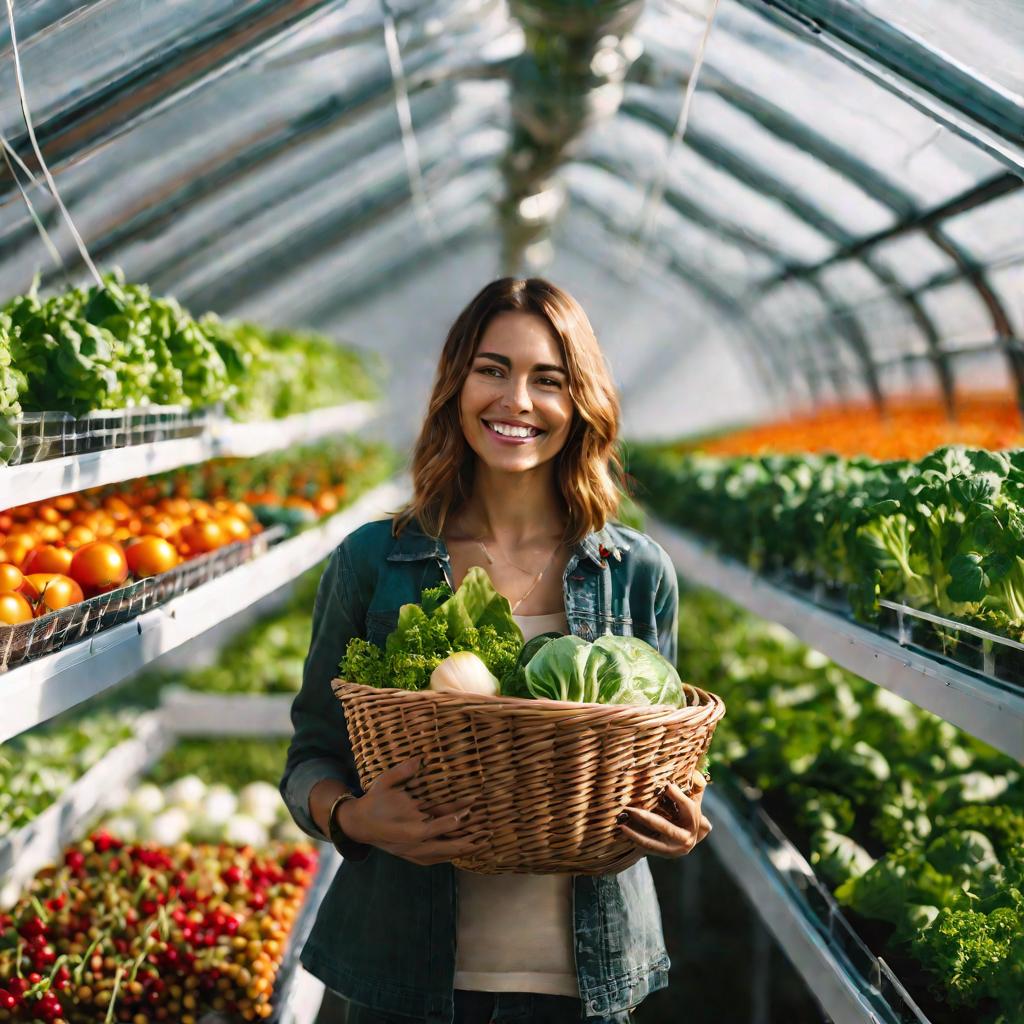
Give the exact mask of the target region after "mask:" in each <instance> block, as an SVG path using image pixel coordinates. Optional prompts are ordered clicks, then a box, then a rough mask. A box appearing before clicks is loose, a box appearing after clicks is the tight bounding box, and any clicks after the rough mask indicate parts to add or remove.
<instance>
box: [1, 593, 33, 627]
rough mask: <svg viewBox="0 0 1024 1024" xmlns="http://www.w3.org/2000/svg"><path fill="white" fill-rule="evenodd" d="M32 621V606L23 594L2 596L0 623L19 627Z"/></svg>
mask: <svg viewBox="0 0 1024 1024" xmlns="http://www.w3.org/2000/svg"><path fill="white" fill-rule="evenodd" d="M31 621H32V605H30V604H29V603H28V601H26V600H25V598H24V597H22V596H21V594H0V622H3V623H5V624H6V625H8V626H17V625H18V624H19V623H22V622H31Z"/></svg>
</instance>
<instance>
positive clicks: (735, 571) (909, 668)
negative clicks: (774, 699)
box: [648, 519, 1024, 762]
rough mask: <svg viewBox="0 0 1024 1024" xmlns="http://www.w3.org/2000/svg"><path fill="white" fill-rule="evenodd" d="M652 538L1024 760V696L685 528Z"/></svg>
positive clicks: (706, 577) (766, 614)
mask: <svg viewBox="0 0 1024 1024" xmlns="http://www.w3.org/2000/svg"><path fill="white" fill-rule="evenodd" d="M648 529H649V532H650V534H651V536H652V537H654V539H655V540H657V541H658V542H659V543H660V544H661V545H662V547H664V548H665V550H666V551H667V552H668V554H669V556H670V557H671V559H672V561H673V563H674V564H675V567H676V570H677V571H678V572H679V574H680V575H681V576H683V577H685V578H686V579H688V580H691V581H692V582H694V583H699V584H701V585H703V586H706V587H711V588H712V589H714V590H717V591H718V592H719V593H720V594H722V595H723V596H725V597H727V598H729V599H730V600H731V601H734V602H735V603H736V604H738V605H740V606H742V607H743V608H746V609H747V610H748V611H750V612H753V613H754V614H755V615H759V616H761V617H762V618H765V619H771V620H773V621H775V622H778V623H780V624H781V625H783V626H785V627H787V628H788V629H789V630H791V631H792V632H793V633H794V634H795V635H796V636H797V637H799V638H800V639H801V640H802V641H803V642H804V643H806V644H808V645H809V646H811V647H813V648H814V649H815V650H817V651H820V652H821V653H822V654H824V655H826V656H827V657H829V658H831V659H832V660H833V661H834V662H836V664H838V665H842V666H843V668H846V669H848V670H849V671H851V672H854V673H856V674H857V675H859V676H862V677H863V678H864V679H867V680H868V681H870V682H872V683H875V684H876V685H878V686H882V687H884V688H885V689H887V690H891V691H892V692H893V693H896V694H898V695H899V696H901V697H903V698H905V699H906V700H909V701H911V702H912V703H914V704H916V705H917V706H918V707H920V708H924V709H925V710H926V711H931V712H932V713H933V714H936V715H939V716H940V717H942V718H944V719H945V720H946V721H948V722H951V723H952V724H953V725H955V726H957V727H958V728H960V729H963V730H965V731H966V732H969V733H970V734H971V735H972V736H976V737H977V738H978V739H980V740H983V741H984V742H986V743H989V744H991V745H992V746H993V747H996V748H997V749H998V750H1001V751H1002V752H1003V753H1005V754H1008V755H1009V756H1010V757H1013V758H1016V759H1017V760H1018V761H1021V762H1024V694H1021V693H1017V692H1013V691H1012V690H1011V689H1010V688H1009V687H1008V686H1005V685H1004V684H1001V683H1000V682H999V681H998V680H992V679H988V678H986V677H985V676H984V675H983V674H981V673H976V672H972V671H971V670H970V669H966V668H958V667H957V666H955V665H953V664H951V663H949V662H948V661H945V660H941V659H940V658H938V657H933V656H930V655H929V654H927V653H926V652H923V651H919V650H909V649H908V648H906V647H903V646H901V645H900V644H899V643H898V642H897V641H896V640H894V639H893V638H891V637H889V636H886V635H885V634H883V633H879V632H877V631H876V630H873V629H869V628H867V627H866V626H862V625H860V624H859V623H856V622H854V621H853V620H852V619H848V618H845V617H843V616H841V615H838V614H836V613H835V612H832V611H828V610H827V609H824V608H822V607H820V606H818V605H816V604H814V602H812V601H810V600H809V599H807V598H806V597H803V596H801V595H799V594H797V593H794V592H792V591H789V590H785V589H783V588H782V587H780V586H779V585H778V584H776V583H773V582H772V581H771V580H768V579H766V578H764V577H763V576H759V575H758V574H757V573H755V572H752V571H751V570H750V569H748V568H747V567H746V566H744V565H741V564H740V563H739V562H736V561H734V560H733V559H730V558H723V557H722V556H721V555H718V554H716V553H715V552H714V551H712V550H711V549H709V548H708V547H707V546H706V545H705V544H703V543H702V542H701V541H699V540H697V539H695V538H694V537H692V536H690V535H688V534H686V533H685V532H683V531H682V530H678V529H676V528H675V527H672V526H668V525H666V524H664V523H662V522H659V521H658V520H656V519H651V520H650V521H649V524H648Z"/></svg>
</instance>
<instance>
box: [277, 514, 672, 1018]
mask: <svg viewBox="0 0 1024 1024" xmlns="http://www.w3.org/2000/svg"><path fill="white" fill-rule="evenodd" d="M442 578H445V579H448V582H449V583H451V582H452V581H451V578H450V562H449V555H448V551H447V548H446V547H445V544H444V541H443V540H440V539H438V538H434V537H429V536H427V535H426V534H424V533H423V532H421V531H420V530H419V529H418V528H416V527H415V526H411V527H408V528H406V529H405V530H404V531H403V532H402V534H401V536H399V537H398V538H395V537H393V536H392V534H391V523H390V521H388V520H384V521H380V522H373V523H368V524H367V525H365V526H362V527H360V528H359V529H358V530H356V531H355V532H354V533H352V534H350V535H349V536H348V537H347V538H346V539H345V540H344V541H343V543H342V544H341V545H339V547H338V548H337V549H336V550H335V552H334V553H333V555H332V556H331V559H330V561H329V562H328V565H327V568H326V570H325V572H324V575H323V578H322V579H321V581H320V588H319V591H318V593H317V597H316V604H315V607H314V612H313V636H312V641H311V645H310V650H309V655H308V657H307V659H306V666H305V673H304V677H303V683H302V690H301V692H300V693H299V694H298V695H297V696H296V698H295V702H294V704H293V705H292V723H293V725H294V727H295V733H294V736H293V737H292V742H291V747H290V748H289V751H288V760H287V764H286V767H285V771H284V777H283V778H282V780H281V793H282V795H283V796H284V799H285V802H286V803H287V804H288V808H289V810H290V811H291V813H292V816H293V817H294V818H295V821H296V822H297V823H298V825H299V826H300V827H301V828H302V829H303V830H304V831H305V832H307V833H308V834H309V835H311V836H314V837H315V838H317V839H322V838H323V836H322V835H321V833H320V831H319V830H318V828H317V826H316V825H315V824H314V822H313V820H312V818H311V817H310V814H309V793H310V790H311V789H312V788H313V786H314V785H315V784H316V783H317V782H319V781H320V780H321V779H327V778H330V779H338V780H341V781H342V782H343V783H344V784H345V785H346V786H348V787H349V788H350V789H352V790H354V791H355V792H357V793H361V792H362V790H361V789H360V786H359V778H358V776H357V774H356V771H355V765H354V761H353V757H352V748H351V745H350V742H349V737H348V731H347V729H346V725H345V716H344V714H343V713H342V708H341V704H340V703H339V702H338V701H337V699H336V698H335V697H334V695H333V693H332V691H331V680H332V679H333V678H335V677H336V676H337V674H338V665H339V663H340V661H341V658H342V655H343V653H344V650H345V646H346V644H347V643H348V641H349V639H350V638H351V637H354V636H359V637H364V638H366V639H368V640H370V641H371V642H373V643H377V644H380V645H381V646H383V643H384V640H385V638H386V637H387V635H388V634H389V633H390V632H391V631H392V630H393V629H394V628H395V625H396V622H397V616H398V609H399V608H400V607H401V605H403V604H407V603H409V602H414V601H418V600H419V598H420V593H421V591H422V590H423V589H424V588H425V587H428V586H433V585H435V584H437V583H438V582H440V580H441V579H442ZM563 592H564V597H565V612H566V617H567V619H568V622H569V628H570V630H571V631H572V632H573V633H574V634H576V635H577V636H579V637H582V638H583V639H584V640H592V639H594V638H595V637H597V636H599V635H601V634H602V633H609V632H610V633H618V634H623V635H630V634H632V635H634V636H638V637H640V638H641V639H642V640H646V641H647V642H648V643H650V644H652V645H654V646H656V647H658V649H659V650H660V651H661V653H662V654H663V655H665V657H666V658H668V659H669V660H670V661H672V662H673V663H674V662H675V656H676V618H677V613H678V587H677V582H676V574H675V570H674V569H673V567H672V563H671V562H670V561H669V558H668V556H667V555H666V554H665V552H664V551H663V550H662V549H661V548H660V547H659V546H658V545H657V544H655V543H654V541H652V540H651V539H650V538H649V537H647V536H646V535H645V534H642V533H639V532H637V531H635V530H630V529H627V528H625V527H622V526H618V525H609V526H606V527H605V528H604V529H603V530H601V531H600V532H598V533H593V534H590V535H589V536H587V537H585V538H584V539H583V540H582V541H581V542H580V543H579V544H577V545H576V547H575V548H574V550H573V552H572V554H571V556H570V558H569V562H568V564H567V565H566V568H565V573H564V575H563ZM456 898H457V893H456V883H455V872H454V869H453V867H452V865H451V864H447V863H446V864H435V865H431V866H426V867H424V866H421V865H417V864H413V863H412V862H410V861H406V860H403V859H401V858H398V857H393V856H391V855H389V854H387V853H384V852H383V851H381V850H378V849H376V848H373V849H371V851H370V854H369V856H368V857H367V858H366V859H365V860H361V861H354V860H351V859H347V860H345V861H343V862H342V864H341V867H340V868H339V869H338V873H337V875H336V876H335V878H334V880H333V882H332V884H331V886H330V888H329V890H328V892H327V895H326V896H325V898H324V900H323V903H322V904H321V906H320V910H319V913H318V915H317V919H316V924H315V925H314V927H313V931H312V933H311V934H310V937H309V940H308V942H307V943H306V946H305V948H304V949H303V952H302V963H303V965H304V966H305V967H306V969H307V970H309V971H310V973H311V974H313V975H315V976H316V977H317V978H319V979H320V980H321V981H323V982H324V983H325V984H326V985H327V986H328V988H331V989H333V990H334V991H335V992H338V993H340V994H341V995H343V996H345V997H346V998H348V999H351V1000H353V1001H354V1002H356V1003H361V1004H363V1005H365V1006H368V1007H370V1008H371V1009H373V1010H376V1011H377V1012H379V1013H386V1014H401V1015H405V1016H409V1017H414V1018H418V1019H420V1020H424V1021H426V1022H427V1024H451V1021H452V1018H453V979H454V975H455V934H456ZM573 931H574V949H575V957H576V973H577V978H578V981H579V987H580V999H581V1003H582V1015H583V1017H605V1016H610V1015H612V1014H615V1013H618V1012H621V1011H622V1010H625V1009H627V1008H630V1007H632V1006H635V1005H636V1004H637V1003H639V1002H640V1001H641V1000H642V999H643V998H644V997H645V996H647V995H648V994H649V993H650V992H654V991H656V990H658V989H660V988H664V987H665V986H666V985H667V984H668V967H669V960H668V956H667V954H666V952H665V945H664V939H663V937H662V930H661V915H660V912H659V909H658V902H657V898H656V896H655V892H654V885H653V882H652V879H651V873H650V869H649V867H648V865H647V861H646V860H640V861H638V862H637V863H636V864H634V865H632V866H631V867H629V868H627V869H626V870H624V871H621V872H619V873H618V874H614V875H603V876H597V877H595V876H576V877H575V878H574V879H573Z"/></svg>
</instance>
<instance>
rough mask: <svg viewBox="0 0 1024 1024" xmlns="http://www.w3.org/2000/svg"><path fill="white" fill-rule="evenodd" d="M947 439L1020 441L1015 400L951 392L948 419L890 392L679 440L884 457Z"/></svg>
mask: <svg viewBox="0 0 1024 1024" xmlns="http://www.w3.org/2000/svg"><path fill="white" fill-rule="evenodd" d="M948 444H962V445H967V446H968V447H970V448H990V449H999V448H1018V447H1021V446H1024V421H1022V419H1021V414H1020V410H1019V409H1018V407H1017V404H1016V401H1015V399H1014V398H1013V397H1012V396H1009V395H1006V394H1005V393H981V392H979V393H975V394H968V395H964V396H962V397H959V398H958V399H957V404H956V419H954V420H950V419H948V418H947V416H946V410H945V408H944V406H943V404H942V401H941V399H939V398H937V397H934V396H930V397H921V396H913V397H910V396H902V397H894V398H890V399H889V404H888V408H887V410H886V413H885V414H884V415H879V413H878V412H877V411H876V410H875V409H874V407H872V406H870V405H855V406H854V405H850V406H841V407H840V406H836V407H833V408H825V409H820V410H818V411H816V412H813V413H808V414H806V415H802V416H795V417H793V418H791V419H786V420H778V421H776V422H774V423H767V424H763V425H761V426H756V427H748V428H745V429H743V430H738V431H735V432H733V433H731V434H728V435H726V436H724V437H719V438H715V439H714V440H710V441H707V442H704V443H700V444H685V445H683V446H681V447H683V448H688V449H693V448H699V449H700V450H701V451H704V452H707V453H708V454H710V455H757V454H761V453H767V452H779V453H794V452H834V453H835V454H837V455H847V456H852V455H870V456H872V457H873V458H876V459H883V460H885V459H919V458H921V457H922V456H924V455H927V454H928V453H929V452H931V451H934V450H935V449H936V448H939V447H941V446H942V445H948Z"/></svg>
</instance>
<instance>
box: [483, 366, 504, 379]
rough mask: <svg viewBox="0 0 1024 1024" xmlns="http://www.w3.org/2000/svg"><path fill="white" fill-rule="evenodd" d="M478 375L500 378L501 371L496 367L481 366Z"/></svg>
mask: <svg viewBox="0 0 1024 1024" xmlns="http://www.w3.org/2000/svg"><path fill="white" fill-rule="evenodd" d="M477 372H478V373H483V374H486V375H487V376H488V377H500V376H501V370H499V369H498V367H497V366H481V367H480V369H479V370H478V371H477Z"/></svg>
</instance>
